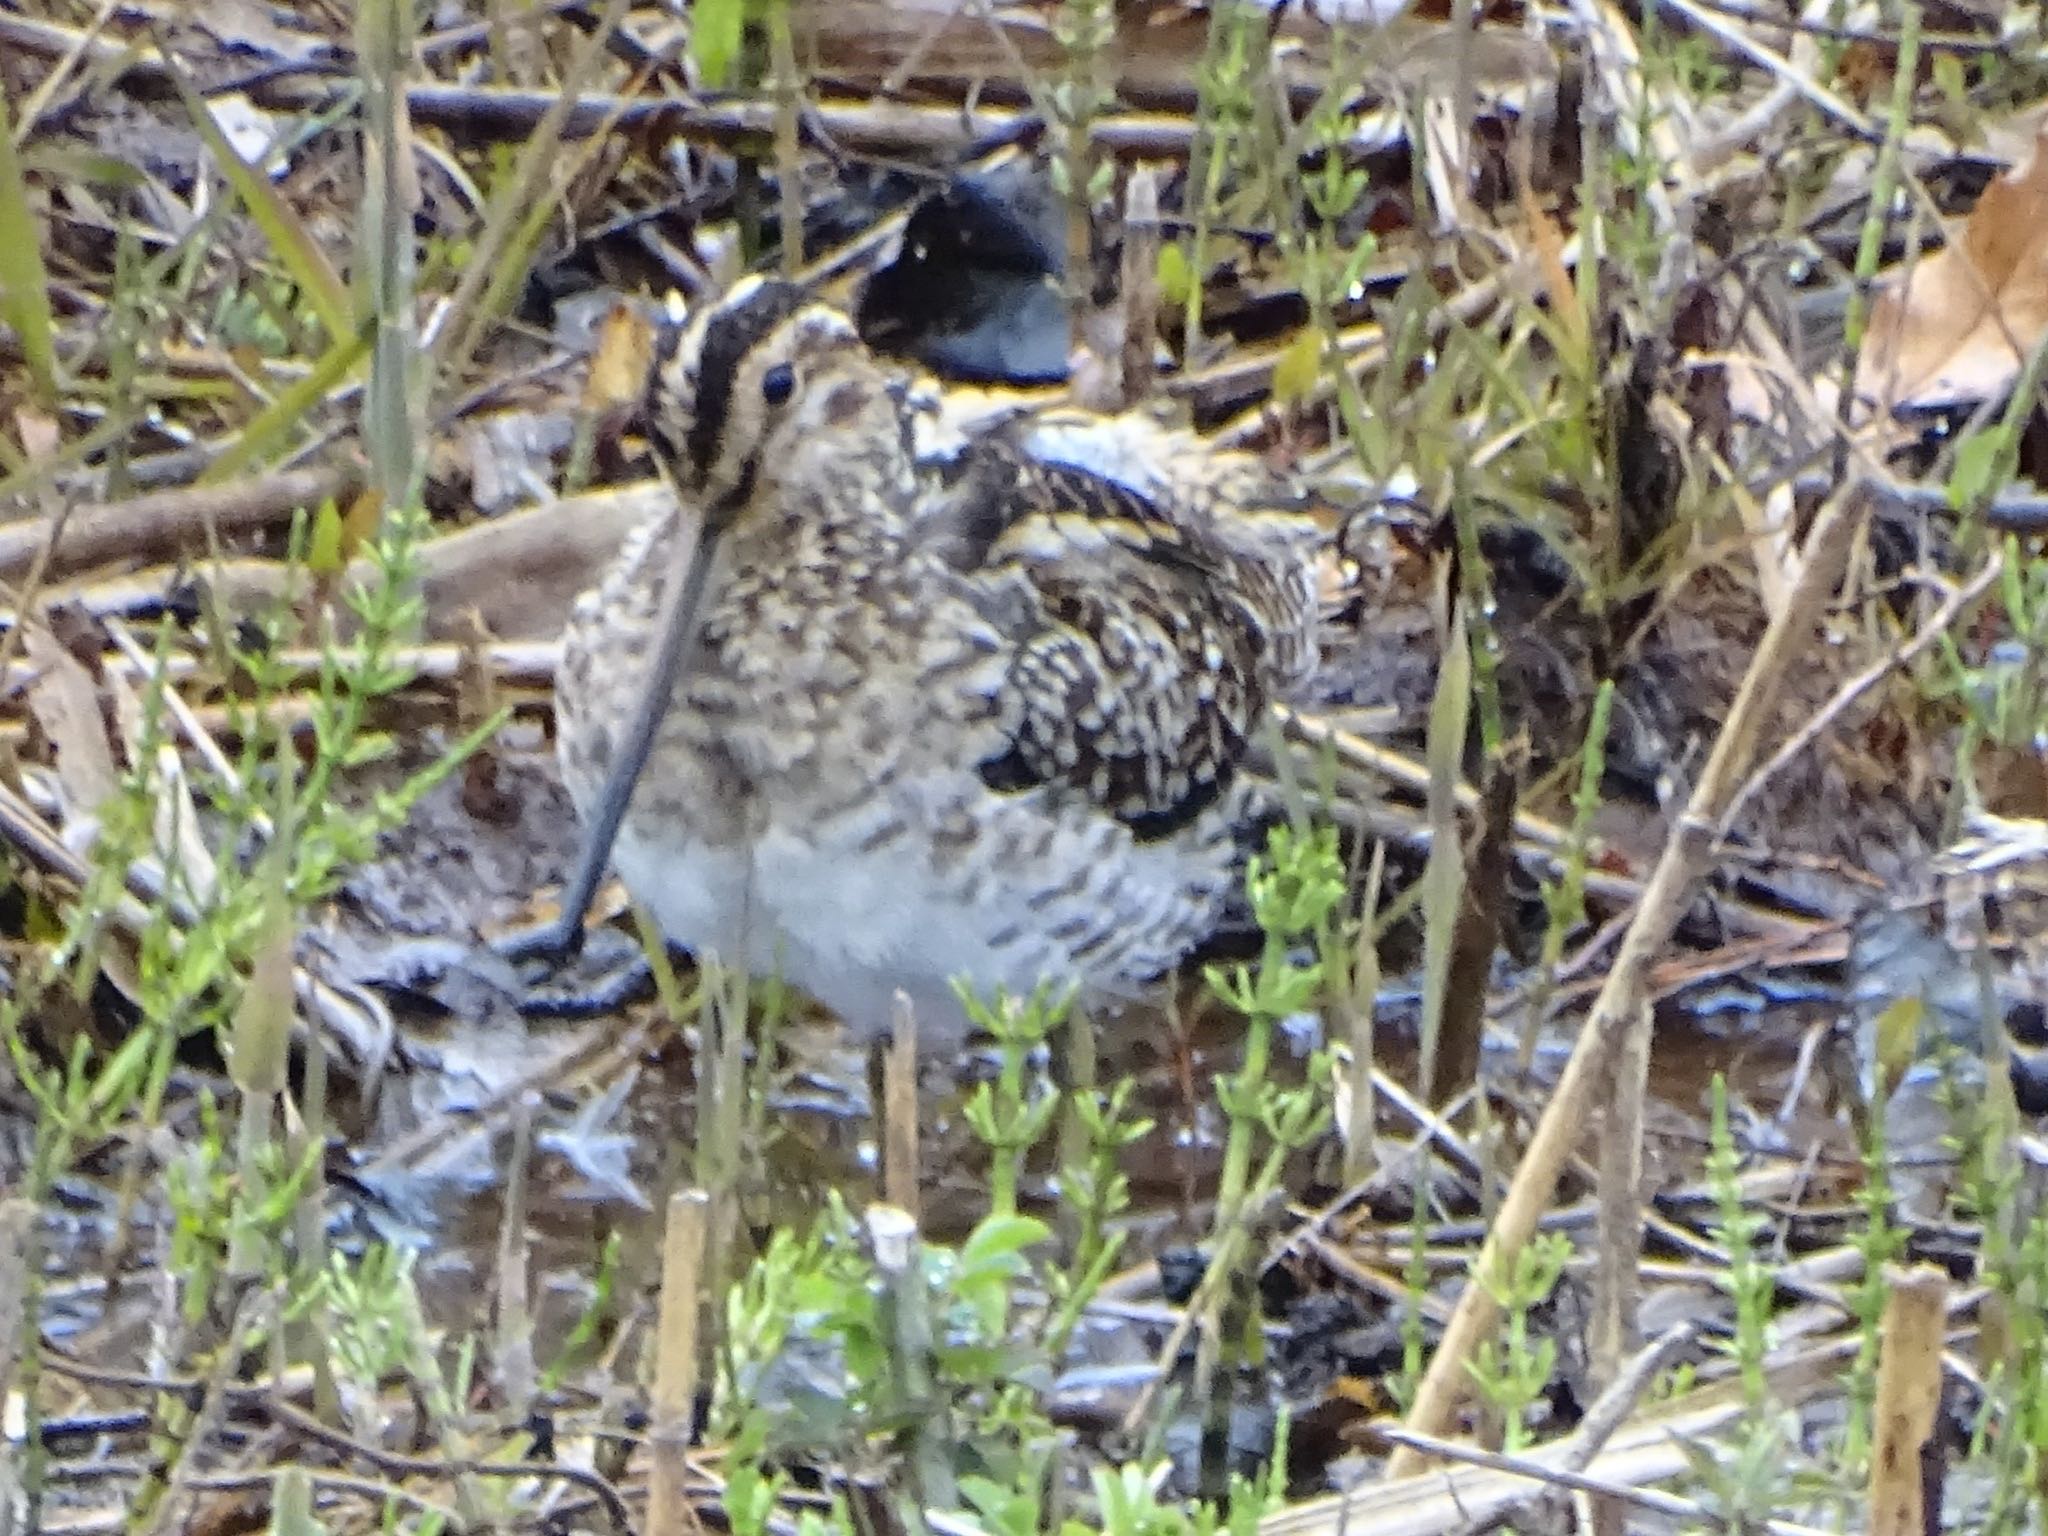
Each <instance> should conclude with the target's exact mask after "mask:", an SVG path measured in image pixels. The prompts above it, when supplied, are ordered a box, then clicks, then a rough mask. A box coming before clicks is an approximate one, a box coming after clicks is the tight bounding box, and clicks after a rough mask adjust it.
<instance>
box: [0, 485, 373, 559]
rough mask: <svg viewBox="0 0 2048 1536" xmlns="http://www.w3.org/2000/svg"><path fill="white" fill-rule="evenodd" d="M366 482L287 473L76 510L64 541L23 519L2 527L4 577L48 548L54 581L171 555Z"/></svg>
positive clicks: (49, 527) (42, 522)
mask: <svg viewBox="0 0 2048 1536" xmlns="http://www.w3.org/2000/svg"><path fill="white" fill-rule="evenodd" d="M361 484H362V470H361V468H360V466H356V465H335V466H331V467H329V468H325V469H292V470H285V471H282V472H281V473H278V474H274V475H264V476H262V477H260V478H257V479H254V480H243V481H238V482H237V483H235V484H233V485H205V486H190V487H186V488H183V489H180V490H175V491H156V492H153V493H151V494H150V495H147V496H134V497H130V498H129V499H127V500H125V501H110V502H105V503H102V504H101V505H99V506H89V507H74V508H73V509H72V510H71V511H70V513H69V514H68V515H67V517H66V519H65V521H64V522H63V523H62V525H61V532H62V536H61V537H56V535H57V534H58V531H59V524H58V523H57V522H56V520H55V519H54V518H51V517H31V518H23V519H22V520H21V521H20V522H18V523H10V524H8V525H7V526H6V527H4V528H0V577H5V578H9V579H11V578H13V577H15V576H18V575H20V574H22V573H23V572H25V571H27V570H28V569H29V568H30V566H31V565H32V564H33V563H34V562H35V560H36V558H37V556H38V555H39V554H41V553H42V552H43V551H44V550H45V549H48V551H49V564H48V574H49V575H52V576H57V575H62V574H63V573H65V572H67V571H76V570H82V569H83V568H85V567H86V566H90V565H97V564H99V563H100V562H101V561H103V560H118V559H134V558H135V557H136V556H138V555H161V554H168V553H170V552H171V551H172V550H175V549H177V548H179V547H180V546H182V545H184V544H186V543H188V542H190V541H192V540H193V539H194V538H195V537H196V536H197V535H199V534H202V533H210V534H213V535H216V536H217V535H220V534H227V533H244V532H248V531H250V530H252V529H257V528H268V527H270V526H271V525H273V524H275V523H277V522H280V521H282V520H283V519H284V518H287V517H289V516H290V515H291V514H292V513H293V512H295V511H297V510H298V509H299V508H301V507H317V506H319V505H320V503H321V502H323V501H326V500H327V499H329V498H330V497H332V498H335V499H337V500H339V499H341V498H344V497H347V496H350V495H353V494H354V492H355V491H356V489H357V488H358V487H359V486H360V485H361ZM53 538H55V542H54V544H53V543H52V540H53Z"/></svg>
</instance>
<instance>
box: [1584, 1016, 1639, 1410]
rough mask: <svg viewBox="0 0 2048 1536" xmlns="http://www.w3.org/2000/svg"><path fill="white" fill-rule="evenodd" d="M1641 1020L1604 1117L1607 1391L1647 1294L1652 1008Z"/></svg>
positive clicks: (1632, 1340)
mask: <svg viewBox="0 0 2048 1536" xmlns="http://www.w3.org/2000/svg"><path fill="white" fill-rule="evenodd" d="M1636 1007H1637V1009H1638V1014H1639V1016H1638V1018H1637V1020H1636V1023H1635V1027H1634V1028H1633V1029H1631V1030H1629V1031H1628V1033H1627V1035H1626V1036H1624V1038H1623V1041H1622V1048H1621V1049H1620V1050H1618V1051H1616V1052H1615V1054H1614V1059H1613V1060H1612V1061H1611V1062H1609V1063H1608V1093H1607V1096H1606V1102H1605V1104H1604V1105H1603V1106H1602V1108H1601V1112H1600V1168H1599V1182H1598V1191H1597V1193H1598V1198H1599V1212H1600V1220H1599V1228H1598V1237H1597V1239H1596V1243H1595V1248H1596V1255H1597V1258H1596V1268H1595V1271H1594V1282H1593V1322H1592V1327H1591V1329H1590V1330H1589V1332H1590V1333H1591V1335H1592V1337H1591V1340H1590V1342H1591V1346H1592V1354H1593V1381H1594V1383H1595V1384H1596V1385H1597V1386H1600V1387H1602V1388H1604V1387H1606V1386H1607V1385H1608V1384H1609V1383H1610V1382H1613V1381H1614V1380H1616V1379H1617V1377H1618V1376H1619V1374H1620V1372H1621V1368H1622V1364H1623V1361H1624V1360H1625V1359H1626V1358H1627V1356H1628V1354H1629V1352H1630V1351H1631V1350H1633V1349H1634V1348H1635V1347H1636V1343H1637V1336H1636V1306H1637V1302H1638V1300H1639V1297H1640V1292H1641V1289H1642V1279H1641V1274H1640V1270H1639V1266H1640V1264H1641V1262H1642V1256H1643V1216H1644V1212H1643V1202H1642V1190H1643V1110H1644V1100H1645V1098H1646V1097H1647V1095H1648V1093H1649V1085H1650V1028H1651V1019H1650V1013H1651V1003H1650V999H1649V998H1647V997H1643V998H1639V999H1637V1002H1636Z"/></svg>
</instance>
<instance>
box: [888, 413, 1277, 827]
mask: <svg viewBox="0 0 2048 1536" xmlns="http://www.w3.org/2000/svg"><path fill="white" fill-rule="evenodd" d="M1215 516H1216V514H1197V513H1196V512H1195V511H1194V510H1193V509H1192V508H1190V507H1189V506H1186V505H1179V504H1176V503H1175V502H1173V501H1171V500H1169V499H1166V498H1160V499H1154V498H1152V497H1149V496H1146V495H1144V494H1142V493H1141V492H1139V491H1137V490H1134V489H1133V488H1131V487H1130V486H1129V485H1126V484H1124V483H1122V482H1120V481H1117V480H1115V479H1111V478H1109V477H1107V476H1104V475H1101V474H1097V473H1094V472H1092V471H1090V470H1087V469H1084V468H1080V467H1077V466H1075V465H1072V464H1064V463H1056V462H1050V461H1046V460H1043V459H1037V458H1034V457H1032V456H1031V455H1029V454H1028V453H1024V452H1020V451H1018V450H1017V448H1016V447H1015V445H1014V444H1013V443H1010V442H1007V441H1001V440H997V441H992V442H990V443H987V444H984V445H983V446H982V447H980V448H979V449H978V450H977V451H976V452H975V453H973V454H972V455H970V456H969V459H968V460H967V461H966V462H965V463H964V465H963V468H962V471H961V473H960V475H959V477H958V478H957V480H956V483H955V485H954V487H953V489H952V492H951V494H950V495H949V496H948V497H946V498H944V499H943V500H942V503H941V510H940V511H939V512H938V513H937V514H936V515H935V516H934V518H933V520H932V522H931V523H930V524H929V525H928V527H927V530H926V532H927V534H928V536H929V537H930V539H931V540H932V547H934V548H936V549H938V550H939V551H940V552H941V555H942V558H944V559H945V560H946V562H947V563H948V564H949V565H951V566H952V567H953V569H954V570H956V571H957V572H959V573H960V574H961V575H962V577H964V578H965V579H966V581H967V582H968V584H969V586H970V587H971V588H973V589H975V590H976V591H978V592H979V593H980V594H981V595H982V597H983V599H984V603H983V606H984V611H985V612H988V613H990V614H991V615H992V616H994V615H999V617H997V618H996V622H997V623H998V624H999V625H1000V626H1001V627H1002V628H1004V629H1005V630H1006V631H1008V633H1009V635H1010V638H1011V639H1012V641H1013V642H1014V646H1015V650H1014V660H1013V662H1012V663H1011V665H1010V667H1009V670H1008V673H1007V676H1006V677H1005V679H1004V683H1003V688H1002V693H1001V695H1000V698H999V700H998V705H999V714H1000V718H1001V721H1002V724H1003V731H1004V737H1005V743H1006V744H1005V746H1004V748H1003V749H1002V750H1001V751H999V752H997V753H996V754H994V755H992V756H991V757H990V758H988V759H987V760H986V761H984V762H983V763H982V764H981V773H982V777H983V779H984V780H985V781H986V782H987V783H988V784H989V785H990V786H991V787H993V788H996V789H1001V790H1025V789H1030V788H1033V787H1036V786H1038V785H1043V784H1054V785H1063V786H1065V787H1067V788H1069V789H1071V790H1073V791H1075V792H1077V793H1079V794H1081V795H1084V796H1086V797H1087V798H1088V799H1089V800H1091V801H1092V802H1094V803H1095V804H1097V805H1099V806H1100V807H1101V808H1102V809H1103V810H1105V811H1106V812H1108V813H1109V814H1111V815H1113V816H1115V817H1117V818H1118V819H1119V820H1121V821H1123V822H1125V823H1126V824H1127V825H1128V826H1130V827H1131V828H1132V830H1133V832H1134V833H1136V834H1137V835H1138V836H1139V837H1141V838H1152V837H1160V836H1164V835H1166V834H1168V833H1170V832H1172V831H1174V830H1176V829H1177V828H1179V827H1182V826H1184V825H1186V824H1187V823H1188V822H1189V821H1191V820H1192V819H1193V818H1194V817H1196V816H1197V815H1199V814H1200V813H1201V812H1202V810H1204V809H1205V808H1206V807H1207V806H1209V805H1210V804H1212V803H1213V802H1214V801H1215V800H1216V799H1217V798H1218V796H1220V795H1221V794H1222V793H1223V792H1224V790H1225V789H1227V788H1228V786H1229V784H1230V781H1231V778H1232V775H1233V773H1234V772H1235V770H1236V768H1237V766H1238V763H1239V761H1240V760H1241V759H1242V757H1243V756H1244V753H1245V750H1246V744H1247V741H1248V740H1249V738H1250V736H1251V734H1252V732H1253V731H1254V729H1255V728H1256V726H1257V724H1258V722H1259V720H1260V718H1261V716H1262V715H1263V713H1264V711H1265V708H1266V705H1267V702H1268V701H1269V700H1270V699H1271V698H1272V697H1273V696H1274V695H1275V694H1276V693H1277V692H1280V691H1282V690H1284V689H1285V688H1286V687H1287V686H1289V685H1290V684H1291V683H1293V682H1294V681H1296V680H1297V679H1296V678H1294V677H1293V676H1292V675H1291V672H1292V670H1293V669H1294V667H1295V664H1296V659H1297V658H1298V655H1299V653H1300V652H1301V651H1302V650H1303V648H1304V647H1307V648H1308V649H1309V650H1311V651H1312V649H1313V637H1312V635H1310V634H1309V633H1308V626H1309V625H1310V623H1312V620H1313V614H1314V596H1313V583H1312V578H1311V577H1310V576H1309V574H1308V571H1307V561H1306V558H1305V556H1303V555H1302V553H1301V551H1299V550H1298V549H1293V548H1277V549H1271V550H1265V549H1261V548H1260V547H1259V545H1258V543H1257V541H1256V539H1255V538H1252V537H1250V536H1248V535H1247V536H1245V537H1241V538H1238V539H1230V538H1224V537H1220V536H1219V530H1218V528H1217V527H1216V525H1215V521H1214V519H1215ZM1238 532H1239V533H1240V534H1243V533H1244V530H1242V529H1240V530H1238Z"/></svg>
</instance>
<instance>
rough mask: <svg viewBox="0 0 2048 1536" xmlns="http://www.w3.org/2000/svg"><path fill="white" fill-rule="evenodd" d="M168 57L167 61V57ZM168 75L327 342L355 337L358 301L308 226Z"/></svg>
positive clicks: (181, 79) (181, 82) (184, 84)
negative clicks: (304, 301) (317, 321)
mask: <svg viewBox="0 0 2048 1536" xmlns="http://www.w3.org/2000/svg"><path fill="white" fill-rule="evenodd" d="M165 57H166V59H167V60H168V58H169V55H168V54H166V56H165ZM170 77H171V81H172V83H173V84H175V85H176V86H177V88H178V95H179V97H180V99H182V100H183V102H184V103H185V111H186V114H187V115H188V116H189V117H190V118H191V119H192V126H193V127H195V128H197V129H198V130H199V137H200V138H202V139H204V140H205V141H206V147H207V149H208V150H209V151H210V152H211V153H212V155H213V158H214V160H215V162H216V163H217V164H218V165H219V166H220V169H221V174H222V175H223V176H225V177H227V179H228V184H229V185H230V186H232V187H233V188H234V189H235V192H236V193H237V195H239V196H240V198H241V199H242V202H243V205H244V206H245V207H247V208H248V210H249V214H250V217H251V218H253V219H255V221H256V224H257V227H258V228H259V229H261V230H262V231H263V234H264V237H265V238H266V239H268V240H269V241H270V246H271V249H272V250H274V251H276V252H277V257H278V260H279V261H281V262H283V263H284V266H285V270H286V271H288V272H289V273H291V276H292V281H294V282H295V283H297V284H298V285H299V291H300V292H301V293H303V294H304V295H305V296H306V302H307V303H308V304H310V305H312V306H313V312H314V313H315V314H316V315H318V316H319V317H320V323H321V324H322V325H323V326H325V327H326V328H327V334H328V336H329V338H330V339H331V340H333V341H335V342H337V343H339V342H343V341H346V340H347V339H349V338H350V337H353V336H354V335H355V334H356V306H355V300H354V299H353V298H352V297H351V296H350V294H349V291H348V285H347V284H346V283H344V282H343V281H342V280H341V274H339V273H338V272H336V271H335V270H334V264H333V263H332V262H330V261H329V260H328V259H327V253H326V252H324V251H322V250H321V249H320V246H319V243H318V242H317V241H315V240H314V239H313V237H312V236H311V235H310V234H308V233H307V232H306V226H305V225H304V224H302V223H300V222H299V220H298V217H297V215H295V214H294V213H293V212H292V211H291V209H290V208H288V207H287V206H286V205H285V201H284V199H283V198H281V197H279V196H278V195H277V189H276V188H275V187H273V186H272V185H271V184H270V178H269V177H268V176H267V175H265V174H264V172H263V171H262V169H261V168H259V167H257V166H253V165H251V164H249V162H248V161H246V160H244V159H243V158H242V157H241V156H240V155H238V154H236V153H235V149H234V146H233V145H232V144H230V143H228V139H227V135H226V134H224V133H222V132H221V130H220V124H218V123H216V122H215V121H214V120H213V114H212V113H211V112H210V111H208V110H207V107H206V102H205V100H204V98H202V97H201V96H200V94H199V93H198V92H197V91H195V90H194V89H193V88H192V83H191V82H190V81H189V80H187V79H186V78H185V76H184V74H183V73H182V72H181V71H179V70H177V69H176V68H172V69H171V70H170Z"/></svg>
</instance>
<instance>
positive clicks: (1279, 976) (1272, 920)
mask: <svg viewBox="0 0 2048 1536" xmlns="http://www.w3.org/2000/svg"><path fill="white" fill-rule="evenodd" d="M1245 888H1246V890H1247V892H1248V893H1249V895H1250V897H1251V907H1252V920H1253V921H1254V922H1255V923H1257V924H1258V927H1259V932H1260V933H1261V934H1262V935H1263V943H1262V947H1261V949H1260V953H1259V958H1258V960H1257V961H1256V962H1255V963H1254V964H1250V965H1246V964H1243V963H1240V964H1237V965H1233V966H1229V967H1225V966H1216V965H1212V966H1210V967H1209V968H1208V970H1207V971H1206V972H1204V976H1205V978H1206V980H1207V982H1208V986H1209V990H1210V991H1211V992H1213V993H1214V994H1215V995H1216V997H1217V998H1218V1000H1220V1001H1221V1002H1223V1003H1224V1004H1226V1005H1227V1006H1228V1007H1230V1008H1232V1009H1234V1010H1235V1011H1236V1012H1238V1013H1239V1014H1242V1015H1243V1016H1244V1021H1245V1034H1244V1057H1243V1061H1242V1063H1241V1065H1240V1066H1239V1067H1238V1070H1237V1071H1236V1072H1235V1073H1234V1074H1232V1075H1230V1076H1228V1077H1220V1078H1218V1079H1217V1082H1216V1100H1217V1103H1218V1104H1219V1105H1221V1106H1222V1109H1223V1113H1224V1115H1225V1116H1226V1117H1227V1118H1228V1119H1229V1122H1230V1132H1229V1136H1228V1138H1227V1140H1226V1141H1225V1143H1224V1148H1223V1174H1222V1178H1221V1181H1220V1183H1219V1186H1218V1189H1217V1193H1216V1230H1217V1233H1218V1235H1219V1237H1221V1236H1222V1235H1223V1234H1225V1233H1227V1232H1229V1231H1231V1230H1232V1229H1234V1228H1235V1227H1236V1226H1237V1224H1238V1222H1239V1221H1240V1219H1241V1218H1242V1216H1243V1214H1244V1211H1245V1208H1246V1198H1247V1195H1248V1193H1249V1192H1250V1191H1251V1190H1253V1189H1254V1188H1260V1189H1264V1188H1271V1187H1272V1186H1273V1184H1274V1182H1275V1181H1276V1180H1277V1178H1278V1175H1279V1166H1278V1159H1279V1158H1284V1157H1285V1156H1286V1155H1287V1154H1288V1153H1289V1152H1292V1151H1294V1150H1296V1149H1298V1148H1300V1147H1304V1146H1306V1145H1308V1143H1309V1142H1310V1141H1311V1140H1313V1139H1314V1138H1315V1137H1316V1136H1317V1135H1319V1134H1321V1132H1322V1130H1323V1128H1324V1126H1325V1124H1326V1123H1327V1118H1328V1111H1327V1107H1326V1106H1325V1105H1324V1104H1323V1103H1322V1099H1321V1090H1322V1087H1323V1085H1325V1084H1327V1083H1328V1082H1329V1080H1330V1073H1329V1062H1328V1060H1327V1059H1318V1060H1317V1061H1316V1062H1314V1063H1312V1064H1311V1065H1310V1068H1309V1071H1308V1073H1307V1075H1306V1081H1305V1083H1304V1084H1303V1085H1302V1086H1299V1087H1282V1086H1280V1085H1279V1084H1276V1083H1274V1082H1272V1081H1271V1080H1270V1068H1271V1064H1272V1049H1273V1031H1274V1029H1275V1028H1276V1027H1278V1025H1279V1024H1280V1023H1281V1021H1282V1020H1285V1019H1288V1018H1292V1017H1293V1016H1294V1015H1296V1014H1299V1013H1303V1012H1306V1011H1308V1010H1309V1009H1311V1008H1313V1007H1314V1006H1315V1005H1316V1004H1317V1003H1318V1002H1319V1001H1320V998H1321V988H1322V984H1323V956H1324V954H1325V953H1326V952H1327V946H1326V945H1325V944H1324V943H1323V942H1322V940H1323V938H1324V935H1325V932H1326V929H1327V927H1328V925H1329V924H1330V922H1331V920H1332V917H1333V915H1334V913H1335V912H1336V909H1337V904H1338V903H1339V902H1340V901H1342V900H1343V897H1344V863H1343V859H1342V856H1341V855H1340V854H1339V853H1338V850H1337V833H1336V829H1335V828H1334V827H1324V828H1317V829H1315V830H1312V831H1308V832H1297V831H1296V830H1295V829H1293V828H1292V827H1286V826H1280V827H1275V828H1274V829H1273V830H1272V832H1271V833H1270V834H1269V835H1268V838H1267V842H1266V852H1265V853H1264V854H1263V855H1261V856H1259V857H1257V858H1254V859H1253V860H1252V861H1251V866H1250V868H1249V869H1248V870H1247V872H1246V874H1245ZM1262 1139H1263V1140H1264V1141H1265V1143H1266V1145H1267V1146H1268V1148H1269V1151H1270V1152H1271V1153H1272V1154H1275V1156H1273V1157H1270V1158H1269V1161H1268V1163H1267V1165H1266V1166H1265V1167H1264V1168H1262V1169H1261V1170H1260V1171H1259V1176H1258V1177H1257V1178H1256V1179H1254V1178H1253V1176H1252V1156H1253V1153H1254V1151H1255V1150H1256V1149H1257V1147H1258V1144H1259V1142H1260V1141H1261V1140H1262Z"/></svg>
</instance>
